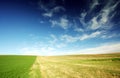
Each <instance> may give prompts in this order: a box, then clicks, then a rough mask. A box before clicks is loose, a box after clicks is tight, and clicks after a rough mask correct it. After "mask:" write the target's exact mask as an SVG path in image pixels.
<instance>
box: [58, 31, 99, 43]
mask: <svg viewBox="0 0 120 78" xmlns="http://www.w3.org/2000/svg"><path fill="white" fill-rule="evenodd" d="M100 35H101V32H100V31H96V32H93V33H91V34H83V35H82V36H71V35H66V34H65V35H62V36H61V38H60V39H61V40H63V41H64V40H65V41H66V42H76V41H79V40H80V41H82V40H86V39H91V38H96V37H98V36H100Z"/></svg>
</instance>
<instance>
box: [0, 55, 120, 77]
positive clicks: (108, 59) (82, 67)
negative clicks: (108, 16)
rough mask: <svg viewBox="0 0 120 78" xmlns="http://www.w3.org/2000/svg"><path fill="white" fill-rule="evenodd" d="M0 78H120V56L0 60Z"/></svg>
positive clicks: (0, 58) (72, 56) (13, 57)
mask: <svg viewBox="0 0 120 78" xmlns="http://www.w3.org/2000/svg"><path fill="white" fill-rule="evenodd" d="M0 78H120V54H119V53H118V54H101V55H68V56H36V57H35V56H0Z"/></svg>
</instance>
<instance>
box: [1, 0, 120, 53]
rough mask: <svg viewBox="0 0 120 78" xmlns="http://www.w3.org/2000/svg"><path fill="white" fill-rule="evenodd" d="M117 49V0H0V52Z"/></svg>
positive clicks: (119, 17)
mask: <svg viewBox="0 0 120 78" xmlns="http://www.w3.org/2000/svg"><path fill="white" fill-rule="evenodd" d="M115 52H120V0H0V54H1V55H4V54H7V55H9V54H12V55H67V54H101V53H115Z"/></svg>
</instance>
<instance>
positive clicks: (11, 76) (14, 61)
mask: <svg viewBox="0 0 120 78" xmlns="http://www.w3.org/2000/svg"><path fill="white" fill-rule="evenodd" d="M35 58H36V57H35V56H7V55H4V56H2V55H1V56H0V78H29V72H30V67H31V66H32V64H33V63H34V61H35Z"/></svg>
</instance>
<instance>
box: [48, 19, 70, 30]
mask: <svg viewBox="0 0 120 78" xmlns="http://www.w3.org/2000/svg"><path fill="white" fill-rule="evenodd" d="M50 22H51V24H52V27H55V26H59V27H61V28H63V29H68V28H69V27H70V22H69V20H68V19H67V18H66V17H61V18H60V19H59V20H50Z"/></svg>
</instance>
